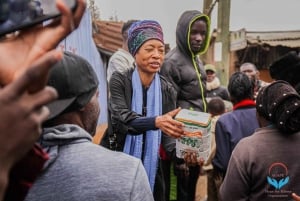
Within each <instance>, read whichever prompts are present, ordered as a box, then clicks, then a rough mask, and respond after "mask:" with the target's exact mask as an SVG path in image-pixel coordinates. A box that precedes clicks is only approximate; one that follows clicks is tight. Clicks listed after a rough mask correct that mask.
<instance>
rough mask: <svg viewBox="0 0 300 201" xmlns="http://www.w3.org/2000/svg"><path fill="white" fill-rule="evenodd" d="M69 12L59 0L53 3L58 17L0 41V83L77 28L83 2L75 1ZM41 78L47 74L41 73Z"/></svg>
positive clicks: (81, 14)
mask: <svg viewBox="0 0 300 201" xmlns="http://www.w3.org/2000/svg"><path fill="white" fill-rule="evenodd" d="M77 4H78V5H77V8H76V10H75V11H74V12H72V11H71V10H70V9H69V8H68V7H67V6H66V5H65V4H64V3H63V1H62V0H57V2H56V5H57V8H58V10H59V11H60V12H61V14H62V15H61V17H60V18H57V19H55V20H53V21H52V22H51V23H50V24H48V25H46V26H44V27H43V26H41V25H37V26H35V27H29V28H27V29H24V30H22V31H20V33H19V34H18V35H16V36H12V37H9V38H7V39H3V40H2V41H0V52H1V54H0V61H1V62H0V84H1V85H2V86H3V85H5V84H8V83H9V82H11V81H12V80H13V79H15V78H16V77H18V76H19V75H20V74H22V72H24V71H25V70H26V68H28V67H30V66H31V64H32V63H33V62H35V61H36V60H37V59H38V58H40V57H41V56H43V55H44V54H46V53H47V52H48V51H50V50H52V49H55V48H56V47H57V45H58V44H59V43H60V41H62V40H63V39H64V38H65V37H66V36H67V35H68V34H69V33H71V32H72V31H73V30H74V29H75V28H77V27H78V25H79V23H80V20H81V18H82V16H83V14H84V11H85V7H86V5H85V1H84V0H77ZM43 76H44V77H46V76H47V74H45V75H43Z"/></svg>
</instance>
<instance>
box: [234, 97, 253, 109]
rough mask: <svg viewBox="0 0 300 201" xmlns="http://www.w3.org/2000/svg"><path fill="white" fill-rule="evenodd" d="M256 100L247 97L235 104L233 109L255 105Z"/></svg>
mask: <svg viewBox="0 0 300 201" xmlns="http://www.w3.org/2000/svg"><path fill="white" fill-rule="evenodd" d="M255 105H256V104H255V102H254V101H253V100H251V99H245V100H242V101H240V102H238V103H237V104H235V105H234V106H233V110H236V109H239V108H243V107H255Z"/></svg>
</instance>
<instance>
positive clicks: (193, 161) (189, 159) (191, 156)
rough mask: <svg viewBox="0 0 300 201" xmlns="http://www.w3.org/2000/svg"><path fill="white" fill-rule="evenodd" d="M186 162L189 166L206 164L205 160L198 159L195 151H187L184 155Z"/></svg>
mask: <svg viewBox="0 0 300 201" xmlns="http://www.w3.org/2000/svg"><path fill="white" fill-rule="evenodd" d="M184 161H185V163H186V164H187V165H188V166H196V165H199V166H202V165H203V164H204V160H203V159H198V158H197V154H196V153H195V151H186V153H185V155H184Z"/></svg>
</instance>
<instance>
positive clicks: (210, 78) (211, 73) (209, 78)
mask: <svg viewBox="0 0 300 201" xmlns="http://www.w3.org/2000/svg"><path fill="white" fill-rule="evenodd" d="M206 75H207V82H212V81H213V80H214V79H215V77H216V74H215V73H214V71H211V70H207V71H206Z"/></svg>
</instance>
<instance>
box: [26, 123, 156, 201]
mask: <svg viewBox="0 0 300 201" xmlns="http://www.w3.org/2000/svg"><path fill="white" fill-rule="evenodd" d="M41 145H42V146H43V148H45V150H46V151H47V152H48V154H49V156H50V159H49V160H48V161H47V163H46V164H45V167H44V170H43V172H42V174H41V175H40V177H39V178H38V179H37V180H36V182H35V183H34V185H33V186H32V188H31V189H30V191H29V193H28V195H27V197H26V201H51V200H55V201H83V200H87V201H91V200H101V201H104V200H107V201H117V200H120V201H124V200H132V201H141V200H144V201H152V200H153V195H152V192H151V189H150V185H149V182H148V179H147V175H146V172H145V170H144V167H143V164H142V163H141V161H140V160H138V159H136V158H133V157H131V156H129V155H126V154H124V153H121V152H113V151H110V150H108V149H105V148H103V147H102V146H99V145H96V144H93V143H92V137H91V136H90V135H89V133H87V132H86V131H85V130H83V129H82V128H80V127H78V126H76V125H71V124H63V125H59V126H56V127H52V128H46V129H44V131H43V135H42V139H41Z"/></svg>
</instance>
